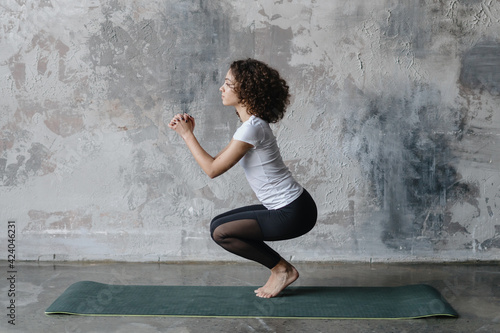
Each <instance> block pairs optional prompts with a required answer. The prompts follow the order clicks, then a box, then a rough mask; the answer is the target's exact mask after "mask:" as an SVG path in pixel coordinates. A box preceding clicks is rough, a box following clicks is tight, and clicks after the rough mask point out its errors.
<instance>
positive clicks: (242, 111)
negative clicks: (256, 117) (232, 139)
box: [236, 104, 252, 123]
mask: <svg viewBox="0 0 500 333" xmlns="http://www.w3.org/2000/svg"><path fill="white" fill-rule="evenodd" d="M236 112H237V113H238V116H239V117H240V120H241V122H242V123H244V122H245V121H247V120H248V119H250V117H251V116H252V115H251V114H250V113H249V112H248V110H247V108H246V107H245V106H243V105H241V104H239V105H237V106H236Z"/></svg>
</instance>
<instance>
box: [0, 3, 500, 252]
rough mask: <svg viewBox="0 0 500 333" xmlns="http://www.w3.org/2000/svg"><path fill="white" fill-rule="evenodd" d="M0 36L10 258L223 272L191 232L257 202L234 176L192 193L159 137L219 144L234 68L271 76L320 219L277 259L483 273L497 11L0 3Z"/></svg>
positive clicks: (289, 152) (499, 246)
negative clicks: (197, 264) (12, 238)
mask: <svg viewBox="0 0 500 333" xmlns="http://www.w3.org/2000/svg"><path fill="white" fill-rule="evenodd" d="M0 22H2V24H1V25H0V74H1V77H2V80H1V81H0V94H1V97H2V98H1V99H0V110H1V118H0V128H1V144H0V185H1V186H0V203H1V211H0V221H1V223H2V225H4V226H6V224H7V221H9V220H14V221H16V250H17V259H18V260H125V261H157V260H161V261H169V260H236V259H237V258H236V257H235V256H232V255H230V254H227V253H225V252H224V251H223V250H222V249H220V248H219V247H218V246H217V245H215V244H214V243H213V242H212V240H211V239H210V236H209V234H208V225H209V222H210V220H211V218H212V217H213V216H215V215H217V214H219V213H222V212H224V211H226V210H229V209H232V208H235V207H239V206H242V205H248V204H253V203H255V202H256V199H255V197H254V195H253V194H252V192H251V190H250V188H249V186H248V185H247V183H246V180H245V178H244V175H243V172H242V171H241V169H240V168H239V167H238V166H237V167H235V168H233V169H232V170H230V171H229V172H228V173H227V174H225V175H223V176H221V177H220V178H217V179H215V180H210V179H208V177H206V176H205V175H204V174H203V173H202V172H201V171H200V169H199V167H198V166H197V164H196V163H195V162H194V160H193V158H192V157H191V155H190V153H189V152H188V150H187V149H186V147H185V145H184V144H183V142H181V140H180V139H179V138H178V137H177V136H176V135H175V133H173V132H171V131H170V130H169V129H168V127H167V126H166V124H167V123H168V121H169V120H170V118H171V117H172V116H173V115H174V114H176V113H179V112H189V113H190V114H192V115H193V116H194V117H195V118H196V120H197V125H196V133H197V135H198V138H199V140H200V142H202V145H203V146H204V147H205V148H206V150H207V151H209V152H210V153H213V154H216V153H217V152H218V151H219V150H220V149H222V148H223V147H224V146H225V145H226V144H227V142H228V141H229V140H230V138H231V136H232V134H233V133H234V131H235V130H236V128H237V127H238V126H239V123H238V120H237V119H236V116H235V114H234V110H232V109H230V108H225V107H223V106H222V105H221V103H220V95H219V92H218V88H219V86H220V84H221V82H222V80H223V77H224V75H225V73H226V70H227V67H228V65H229V63H230V62H231V61H232V60H234V59H237V58H243V57H256V58H258V59H261V60H263V61H266V62H268V63H270V64H271V65H273V66H274V67H276V68H277V69H279V70H280V71H281V73H282V74H283V76H284V77H285V78H286V79H287V80H288V82H289V85H290V86H291V89H292V94H293V99H292V104H291V105H290V108H289V111H288V113H287V115H286V117H285V119H284V120H283V121H282V122H281V123H279V124H276V125H274V130H275V134H276V135H277V137H278V141H279V144H280V146H281V149H282V154H283V157H284V159H285V161H286V163H287V164H288V166H289V167H290V169H291V170H292V171H293V172H294V175H295V176H296V178H297V180H299V181H300V182H301V183H302V184H303V185H304V186H305V187H306V188H307V189H308V190H309V191H310V192H311V194H312V195H313V197H314V198H315V199H316V201H317V204H318V208H319V221H318V225H317V227H316V228H315V229H313V231H311V232H310V233H309V234H307V235H306V236H304V237H301V238H299V239H296V240H293V241H286V242H279V243H273V244H272V246H273V247H275V248H276V249H277V250H278V251H280V252H281V253H282V254H283V255H284V256H285V257H286V258H292V259H294V260H304V261H308V260H309V261H329V260H336V261H337V260H345V261H354V260H362V261H369V260H374V261H377V260H379V261H381V260H387V261H414V260H419V261H422V260H424V261H449V260H498V259H500V221H499V216H500V191H499V190H500V167H499V165H500V112H499V106H500V3H498V2H497V1H491V0H483V1H481V0H442V1H431V0H420V1H416V0H415V1H403V0H377V1H361V0H352V1H338V0H315V1H311V0H307V1H306V0H281V1H267V0H256V1H229V0H222V1H195V0H167V1H163V0H162V1H131V0H101V1H98V0H97V1H89V0H88V1H62V0H44V1H30V0H17V1H16V0H6V1H3V2H2V5H0ZM4 229H5V230H4V232H0V239H1V241H2V244H5V242H6V240H7V228H6V227H5V228H4Z"/></svg>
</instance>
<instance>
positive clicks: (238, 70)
mask: <svg viewBox="0 0 500 333" xmlns="http://www.w3.org/2000/svg"><path fill="white" fill-rule="evenodd" d="M229 68H230V70H231V73H232V74H233V76H234V78H235V81H236V84H235V87H234V89H235V92H236V93H237V94H238V97H239V99H240V103H242V104H243V105H245V106H246V107H247V108H248V111H249V112H250V114H252V115H255V116H257V117H259V118H261V119H264V120H265V121H267V122H269V123H276V122H278V121H279V120H280V119H282V118H283V116H284V115H285V112H286V107H287V105H288V104H289V103H290V94H289V93H288V88H289V87H288V85H287V83H286V81H285V80H284V79H282V78H281V77H280V74H279V73H278V71H277V70H275V69H273V68H271V67H269V66H268V65H267V64H265V63H263V62H261V61H258V60H255V59H250V58H249V59H246V60H236V61H234V62H233V63H232V64H231V66H230V67H229Z"/></svg>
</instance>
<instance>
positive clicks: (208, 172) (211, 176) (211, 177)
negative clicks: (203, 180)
mask: <svg viewBox="0 0 500 333" xmlns="http://www.w3.org/2000/svg"><path fill="white" fill-rule="evenodd" d="M206 174H207V176H208V177H210V179H214V178H217V177H219V176H220V175H221V174H222V172H216V171H214V170H210V171H207V172H206Z"/></svg>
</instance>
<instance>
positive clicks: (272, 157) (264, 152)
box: [233, 115, 303, 209]
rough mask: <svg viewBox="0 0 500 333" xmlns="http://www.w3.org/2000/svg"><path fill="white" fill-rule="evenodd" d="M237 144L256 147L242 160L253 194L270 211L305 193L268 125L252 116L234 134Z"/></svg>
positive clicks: (241, 163)
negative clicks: (283, 156) (239, 142)
mask: <svg viewBox="0 0 500 333" xmlns="http://www.w3.org/2000/svg"><path fill="white" fill-rule="evenodd" d="M233 139H234V140H238V141H243V142H246V143H249V144H251V145H253V146H254V147H253V148H252V149H250V150H249V151H248V152H247V153H246V154H245V156H243V158H242V159H241V160H240V162H239V163H240V165H241V166H242V167H243V169H244V170H245V175H246V177H247V180H248V182H249V183H250V186H251V187H252V190H253V191H254V192H255V195H256V196H257V198H258V199H259V201H260V202H261V203H262V204H263V205H264V206H265V207H266V208H267V209H278V208H281V207H284V206H286V205H288V204H289V203H291V202H292V201H294V200H295V199H297V198H298V197H299V196H300V195H301V194H302V191H303V188H302V186H300V184H299V183H297V182H296V181H295V179H294V178H293V176H292V173H291V172H290V170H288V167H287V166H286V165H285V163H283V159H282V158H281V154H280V151H279V148H278V144H277V142H276V138H275V136H274V135H273V132H272V130H271V127H269V123H268V122H267V121H265V120H262V119H260V118H258V117H255V116H253V115H252V116H251V117H250V119H248V120H247V121H245V122H244V123H243V124H242V125H241V126H240V127H239V128H238V129H237V130H236V132H235V133H234V135H233Z"/></svg>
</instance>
